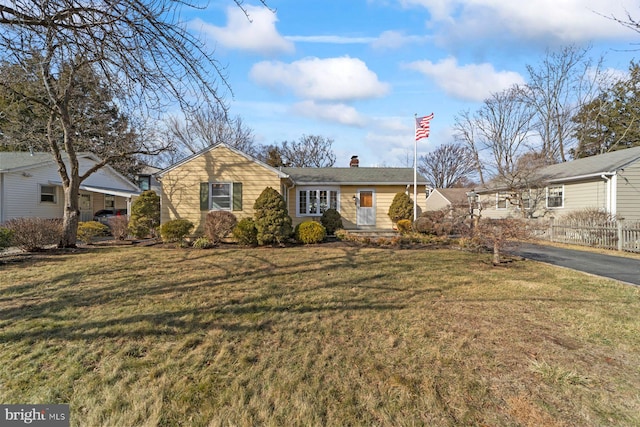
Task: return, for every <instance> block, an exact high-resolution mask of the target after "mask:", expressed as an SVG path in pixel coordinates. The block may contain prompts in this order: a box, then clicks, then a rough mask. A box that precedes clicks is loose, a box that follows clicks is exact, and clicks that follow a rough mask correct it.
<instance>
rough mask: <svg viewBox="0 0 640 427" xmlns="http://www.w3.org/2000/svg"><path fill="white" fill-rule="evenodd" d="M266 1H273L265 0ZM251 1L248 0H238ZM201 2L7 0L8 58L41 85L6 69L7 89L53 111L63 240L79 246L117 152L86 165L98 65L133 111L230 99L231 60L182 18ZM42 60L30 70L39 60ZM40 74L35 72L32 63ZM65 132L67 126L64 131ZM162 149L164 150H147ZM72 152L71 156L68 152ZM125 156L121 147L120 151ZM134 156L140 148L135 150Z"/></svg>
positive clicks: (3, 35) (3, 39) (50, 136)
mask: <svg viewBox="0 0 640 427" xmlns="http://www.w3.org/2000/svg"><path fill="white" fill-rule="evenodd" d="M261 1H264V0H261ZM235 2H236V4H237V5H238V6H239V7H242V5H241V4H242V1H241V0H235ZM193 7H196V4H194V3H189V2H180V1H172V0H109V1H105V0H95V1H90V2H86V1H79V0H42V1H39V2H34V1H31V0H6V1H3V2H2V3H0V28H2V31H0V60H1V61H3V62H7V63H10V64H15V65H18V66H21V67H22V69H23V70H24V72H25V73H32V76H31V78H32V79H33V80H34V81H38V82H40V84H41V85H42V87H43V88H44V92H45V94H46V96H45V97H38V96H33V95H32V94H30V93H26V92H25V91H23V90H22V88H21V87H20V85H19V84H16V83H15V82H14V81H11V80H10V79H5V78H4V76H3V78H2V79H1V80H0V82H1V84H2V85H3V86H4V88H5V89H6V90H8V91H10V92H11V93H13V94H14V95H15V96H16V97H21V98H23V99H26V100H28V101H29V102H31V103H34V104H38V105H40V106H41V107H43V108H44V109H45V110H46V111H47V113H48V120H47V131H46V133H47V142H48V145H49V149H50V151H51V153H52V154H53V156H54V158H55V160H56V162H57V164H58V171H59V174H60V177H61V180H62V187H63V190H64V196H65V206H64V219H63V237H62V239H61V241H60V243H59V246H62V247H73V246H75V244H76V237H77V226H78V221H79V216H80V215H79V212H80V211H79V198H78V193H79V188H80V184H81V183H82V181H83V180H85V179H86V178H87V177H88V176H89V175H90V174H92V173H94V172H95V171H96V170H98V169H99V168H101V167H102V166H104V165H105V164H106V163H108V162H110V161H111V160H112V158H111V156H109V157H107V158H105V159H104V160H103V162H101V163H99V164H96V165H95V166H94V167H92V168H90V169H89V170H87V171H84V172H83V173H81V172H80V168H79V164H78V158H77V155H76V152H77V145H76V144H77V135H76V133H75V130H74V125H75V123H74V117H73V115H72V114H70V111H71V104H72V100H73V94H74V91H75V89H76V88H77V78H76V77H77V75H78V73H80V72H82V71H84V70H86V69H88V68H91V70H92V71H93V72H94V73H96V74H97V75H98V76H99V80H100V81H102V82H105V84H106V86H107V87H108V88H109V89H110V90H111V91H112V93H113V95H114V96H115V97H116V98H117V99H118V100H119V105H120V106H121V108H122V109H123V110H128V111H131V112H133V111H137V112H139V113H140V115H141V116H145V115H149V114H151V113H153V112H155V113H161V112H163V110H164V108H165V107H166V106H167V104H169V103H175V102H177V103H178V104H179V105H180V106H182V107H188V106H192V107H193V106H194V105H195V104H199V103H209V104H218V105H224V91H220V90H219V88H218V86H217V82H218V81H222V83H223V84H224V85H225V86H227V84H226V80H225V76H224V73H223V69H222V67H220V66H219V64H218V62H217V61H216V60H215V59H214V57H213V56H212V54H211V53H210V52H208V51H207V50H206V48H205V46H204V44H203V43H202V42H201V41H200V40H198V39H197V38H195V37H194V36H192V35H191V34H190V33H189V32H188V31H187V30H186V28H185V26H184V23H183V21H182V13H181V11H182V9H183V8H193ZM34 61H35V64H36V67H29V63H30V62H34ZM32 69H33V70H34V71H31V70H32ZM58 129H59V130H58ZM144 151H145V152H154V151H155V149H154V147H145V150H144ZM63 153H64V154H63ZM123 154H124V153H114V154H113V156H115V157H119V156H122V155H123ZM126 154H127V155H132V154H134V153H126Z"/></svg>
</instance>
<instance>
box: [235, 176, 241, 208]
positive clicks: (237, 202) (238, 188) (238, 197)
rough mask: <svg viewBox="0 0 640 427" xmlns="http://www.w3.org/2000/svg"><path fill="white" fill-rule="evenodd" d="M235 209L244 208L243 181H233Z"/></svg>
mask: <svg viewBox="0 0 640 427" xmlns="http://www.w3.org/2000/svg"><path fill="white" fill-rule="evenodd" d="M233 210H234V211H241V210H242V183H241V182H234V183H233Z"/></svg>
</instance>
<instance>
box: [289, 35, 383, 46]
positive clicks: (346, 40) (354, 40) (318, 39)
mask: <svg viewBox="0 0 640 427" xmlns="http://www.w3.org/2000/svg"><path fill="white" fill-rule="evenodd" d="M285 38H286V39H287V40H290V41H292V42H305V43H328V44H368V43H371V42H374V41H375V40H376V39H375V38H373V37H345V36H286V37H285Z"/></svg>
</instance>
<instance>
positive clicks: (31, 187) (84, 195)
mask: <svg viewBox="0 0 640 427" xmlns="http://www.w3.org/2000/svg"><path fill="white" fill-rule="evenodd" d="M100 161H101V160H100V159H99V158H98V157H97V156H95V155H94V154H92V153H78V162H79V165H80V173H81V174H82V173H83V172H84V171H86V170H87V169H89V168H90V167H92V166H93V165H95V164H96V163H99V162H100ZM139 193H140V191H139V190H138V187H137V186H136V185H135V184H134V183H132V182H131V181H129V180H128V179H127V178H125V177H124V176H122V175H121V174H120V173H118V172H117V171H115V170H114V169H113V168H111V167H110V166H104V167H102V168H101V169H99V170H98V171H96V172H94V173H93V174H91V175H90V176H89V177H88V178H87V179H85V180H84V181H83V183H82V185H81V186H80V221H90V220H92V219H93V215H94V213H95V212H96V211H98V210H101V209H127V211H130V209H129V208H130V204H131V199H132V197H134V196H137V195H138V194H139ZM64 205H65V203H64V191H63V189H62V181H61V178H60V175H59V174H58V165H57V163H56V162H55V160H54V158H53V155H52V154H51V153H41V152H40V153H29V152H0V223H3V222H5V221H8V220H10V219H12V218H24V217H38V218H62V216H63V214H64Z"/></svg>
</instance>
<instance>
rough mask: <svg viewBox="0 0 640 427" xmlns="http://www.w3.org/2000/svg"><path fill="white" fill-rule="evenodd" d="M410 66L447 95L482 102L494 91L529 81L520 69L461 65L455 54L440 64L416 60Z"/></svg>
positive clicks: (484, 65)
mask: <svg viewBox="0 0 640 427" xmlns="http://www.w3.org/2000/svg"><path fill="white" fill-rule="evenodd" d="M406 67H407V68H409V69H412V70H416V71H419V72H421V73H422V74H424V75H425V76H427V77H430V78H431V79H433V80H434V81H435V83H436V84H437V85H438V86H440V87H441V88H442V89H443V90H444V91H445V92H446V93H447V94H449V95H452V96H455V97H457V98H460V99H465V100H470V101H482V100H484V99H486V98H488V97H489V96H490V95H491V94H492V93H496V92H499V91H501V90H503V89H507V88H509V87H511V86H513V85H514V84H523V83H525V80H524V78H523V77H522V76H521V75H520V74H518V73H516V72H513V71H496V70H495V68H494V67H493V65H491V64H488V63H485V64H469V65H458V61H457V60H456V59H455V58H452V57H449V58H447V59H443V60H442V61H439V62H437V63H433V62H431V61H426V60H425V61H416V62H412V63H410V64H407V65H406Z"/></svg>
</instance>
